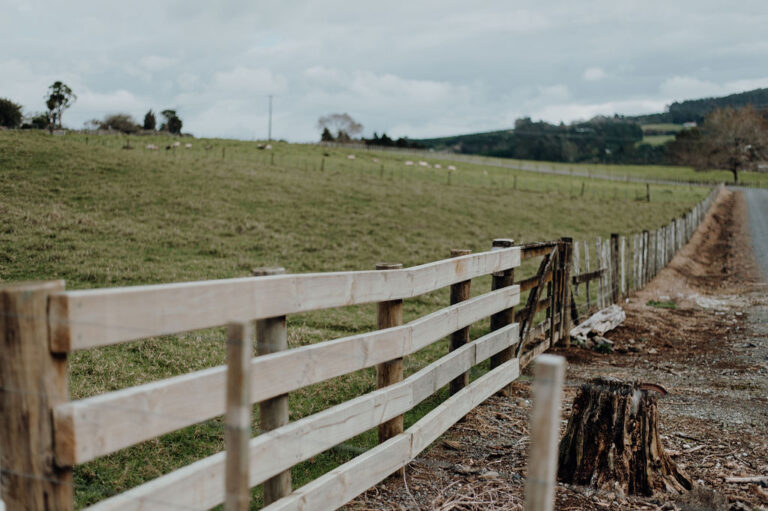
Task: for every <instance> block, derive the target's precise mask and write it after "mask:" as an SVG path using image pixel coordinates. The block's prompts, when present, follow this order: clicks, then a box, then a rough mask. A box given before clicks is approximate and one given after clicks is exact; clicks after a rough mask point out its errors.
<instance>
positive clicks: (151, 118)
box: [144, 108, 157, 131]
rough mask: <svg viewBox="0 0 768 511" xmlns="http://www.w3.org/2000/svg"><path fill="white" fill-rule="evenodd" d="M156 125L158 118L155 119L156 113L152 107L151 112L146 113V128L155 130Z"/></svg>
mask: <svg viewBox="0 0 768 511" xmlns="http://www.w3.org/2000/svg"><path fill="white" fill-rule="evenodd" d="M156 126H157V119H155V113H154V112H153V111H152V109H151V108H150V110H149V112H147V113H146V114H145V115H144V129H145V130H152V131H154V130H155V127H156Z"/></svg>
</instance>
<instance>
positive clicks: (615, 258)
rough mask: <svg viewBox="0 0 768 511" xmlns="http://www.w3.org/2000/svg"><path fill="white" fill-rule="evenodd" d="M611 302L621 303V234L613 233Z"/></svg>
mask: <svg viewBox="0 0 768 511" xmlns="http://www.w3.org/2000/svg"><path fill="white" fill-rule="evenodd" d="M610 259H611V303H619V235H618V234H616V233H612V234H611V257H610Z"/></svg>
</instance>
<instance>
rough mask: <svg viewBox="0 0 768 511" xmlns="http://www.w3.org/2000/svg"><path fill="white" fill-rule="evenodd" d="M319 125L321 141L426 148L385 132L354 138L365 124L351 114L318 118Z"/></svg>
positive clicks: (337, 114)
mask: <svg viewBox="0 0 768 511" xmlns="http://www.w3.org/2000/svg"><path fill="white" fill-rule="evenodd" d="M317 127H318V129H320V130H321V134H320V141H321V142H336V143H339V144H352V143H361V144H365V145H367V146H379V147H399V148H411V149H424V146H423V145H421V144H418V143H415V142H412V141H410V140H408V139H407V138H405V137H400V138H398V139H397V140H394V139H392V138H390V137H389V136H387V134H386V133H383V134H382V135H381V136H379V135H378V133H376V132H374V133H373V137H371V138H364V137H360V138H354V137H355V136H356V135H359V134H360V133H362V131H363V125H362V124H360V123H359V122H357V121H355V120H354V119H353V118H352V117H351V116H350V115H349V114H347V113H343V114H339V113H336V114H328V115H324V116H322V117H320V118H319V119H318V120H317Z"/></svg>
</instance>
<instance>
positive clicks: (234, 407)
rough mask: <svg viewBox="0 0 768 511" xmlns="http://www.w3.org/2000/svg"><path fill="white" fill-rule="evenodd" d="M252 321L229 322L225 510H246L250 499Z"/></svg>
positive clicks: (225, 433)
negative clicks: (249, 447)
mask: <svg viewBox="0 0 768 511" xmlns="http://www.w3.org/2000/svg"><path fill="white" fill-rule="evenodd" d="M252 343H253V325H252V324H251V323H250V322H245V323H230V324H229V325H228V328H227V413H226V429H225V430H224V447H225V449H226V473H225V484H226V496H225V501H224V509H225V510H226V511H247V510H248V506H249V504H250V500H251V490H250V486H249V484H248V483H249V477H248V471H249V467H250V464H249V456H248V442H249V441H250V439H251V399H250V394H251V392H250V390H251V376H250V375H251V349H252V348H251V344H252Z"/></svg>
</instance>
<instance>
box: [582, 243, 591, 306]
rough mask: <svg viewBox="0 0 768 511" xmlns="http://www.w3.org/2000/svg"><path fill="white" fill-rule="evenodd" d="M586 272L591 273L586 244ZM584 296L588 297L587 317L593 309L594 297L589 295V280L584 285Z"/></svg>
mask: <svg viewBox="0 0 768 511" xmlns="http://www.w3.org/2000/svg"><path fill="white" fill-rule="evenodd" d="M584 271H585V272H586V273H589V243H587V242H586V241H585V242H584ZM584 294H586V295H587V316H589V311H590V310H591V309H592V297H591V296H590V293H589V280H588V281H586V282H585V283H584Z"/></svg>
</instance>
